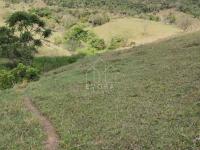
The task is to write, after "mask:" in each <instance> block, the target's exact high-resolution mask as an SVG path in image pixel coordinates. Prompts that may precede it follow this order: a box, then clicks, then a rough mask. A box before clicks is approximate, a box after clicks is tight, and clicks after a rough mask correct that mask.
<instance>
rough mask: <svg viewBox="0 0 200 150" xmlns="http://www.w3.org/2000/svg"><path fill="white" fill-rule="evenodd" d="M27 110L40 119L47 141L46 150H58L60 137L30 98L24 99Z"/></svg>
mask: <svg viewBox="0 0 200 150" xmlns="http://www.w3.org/2000/svg"><path fill="white" fill-rule="evenodd" d="M24 104H25V106H26V108H27V109H28V110H29V111H30V112H31V113H32V114H33V115H34V116H35V117H36V118H37V119H38V121H39V123H40V124H41V126H42V127H43V130H44V132H45V134H46V135H47V139H46V141H45V142H44V143H45V145H44V146H45V149H46V150H57V149H58V135H57V133H56V130H55V128H54V127H53V125H52V123H51V122H50V121H49V120H48V119H47V118H46V117H45V116H43V115H42V114H41V112H40V111H39V110H38V109H37V107H35V105H34V104H33V102H32V101H31V99H30V98H25V99H24Z"/></svg>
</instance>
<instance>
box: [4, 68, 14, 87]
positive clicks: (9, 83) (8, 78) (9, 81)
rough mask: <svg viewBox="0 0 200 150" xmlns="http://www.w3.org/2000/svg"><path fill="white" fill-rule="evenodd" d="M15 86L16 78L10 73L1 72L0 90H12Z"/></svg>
mask: <svg viewBox="0 0 200 150" xmlns="http://www.w3.org/2000/svg"><path fill="white" fill-rule="evenodd" d="M14 84H15V77H14V75H13V74H12V73H11V72H10V71H6V70H1V71H0V89H1V90H3V89H8V88H12V87H13V86H14Z"/></svg>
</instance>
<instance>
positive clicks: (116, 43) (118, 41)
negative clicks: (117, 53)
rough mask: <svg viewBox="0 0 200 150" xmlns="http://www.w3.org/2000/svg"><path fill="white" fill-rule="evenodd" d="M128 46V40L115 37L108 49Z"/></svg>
mask: <svg viewBox="0 0 200 150" xmlns="http://www.w3.org/2000/svg"><path fill="white" fill-rule="evenodd" d="M125 44H126V40H125V39H123V38H121V37H113V38H112V39H111V42H110V45H109V47H108V49H110V50H112V49H116V48H119V47H122V46H124V45H125Z"/></svg>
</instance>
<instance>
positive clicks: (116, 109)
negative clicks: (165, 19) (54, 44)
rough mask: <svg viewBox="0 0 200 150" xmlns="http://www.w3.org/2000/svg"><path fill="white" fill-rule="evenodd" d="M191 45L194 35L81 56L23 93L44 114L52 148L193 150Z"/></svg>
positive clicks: (198, 36)
mask: <svg viewBox="0 0 200 150" xmlns="http://www.w3.org/2000/svg"><path fill="white" fill-rule="evenodd" d="M199 43H200V33H199V32H198V33H195V34H191V35H187V36H185V37H178V38H174V39H171V40H168V41H163V42H160V43H154V44H149V45H145V46H140V47H136V48H133V49H130V50H126V51H119V52H110V53H106V54H103V55H101V56H95V57H91V58H86V59H83V60H80V61H79V62H77V63H75V64H72V65H70V66H65V67H62V68H60V69H57V70H54V71H52V72H51V73H49V75H48V76H45V77H42V78H41V80H40V81H39V82H35V83H31V84H30V85H29V86H28V88H27V90H26V91H25V93H26V94H28V95H29V96H31V97H32V98H33V101H34V103H35V104H36V105H37V106H39V108H40V109H41V111H42V113H43V114H46V115H47V116H48V118H51V120H52V122H53V124H54V125H55V127H56V129H57V131H58V134H59V135H60V148H59V149H74V148H76V147H79V149H103V148H104V149H105V148H106V149H118V148H120V149H135V148H137V149H166V150H167V149H199V148H200V147H199V146H200V145H199V144H200V143H199V140H198V138H199V130H198V127H199V125H200V124H199V119H200V118H199V113H200V112H199V110H200V109H199V96H200V86H199V85H200V80H199V73H200V68H199V65H200V64H199V48H200V44H199ZM93 65H94V67H95V69H92V68H93V67H92V66H93ZM106 66H109V70H108V72H107V73H106V77H107V82H105V81H104V79H105V78H104V75H105V74H104V71H105V67H106ZM95 70H98V73H100V74H102V76H101V75H100V76H97V77H96V78H95V79H96V80H95V79H94V72H95ZM86 76H87V80H86ZM99 78H100V80H99ZM104 84H106V85H104ZM95 85H96V86H95ZM99 85H100V86H99ZM77 93H78V94H77Z"/></svg>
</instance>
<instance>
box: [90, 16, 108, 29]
mask: <svg viewBox="0 0 200 150" xmlns="http://www.w3.org/2000/svg"><path fill="white" fill-rule="evenodd" d="M109 21H110V18H109V16H108V15H107V14H95V15H91V16H90V17H89V19H88V22H89V23H91V24H92V25H93V26H99V25H103V24H105V23H107V22H109Z"/></svg>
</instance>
